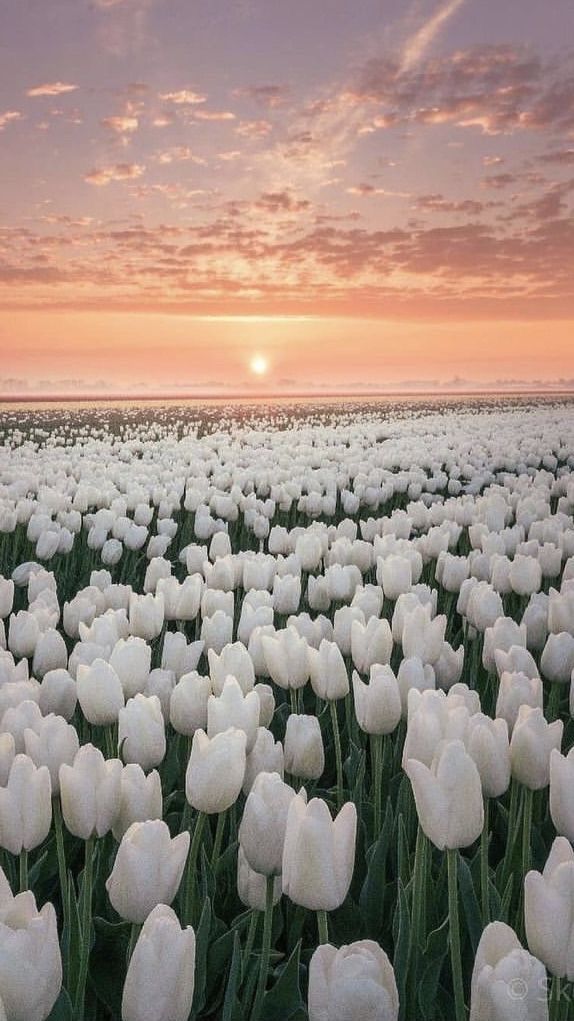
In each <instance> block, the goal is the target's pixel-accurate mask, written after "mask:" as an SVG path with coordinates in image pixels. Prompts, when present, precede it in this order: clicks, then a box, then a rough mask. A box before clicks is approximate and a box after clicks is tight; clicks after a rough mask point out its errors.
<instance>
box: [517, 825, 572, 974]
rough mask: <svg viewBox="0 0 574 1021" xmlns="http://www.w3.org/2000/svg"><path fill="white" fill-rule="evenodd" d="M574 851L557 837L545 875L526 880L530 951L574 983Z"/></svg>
mask: <svg viewBox="0 0 574 1021" xmlns="http://www.w3.org/2000/svg"><path fill="white" fill-rule="evenodd" d="M573 904H574V851H573V850H572V846H571V845H570V843H569V842H568V840H566V838H565V837H556V839H555V841H554V843H553V844H552V849H551V851H550V854H549V856H548V859H547V861H546V865H545V866H544V871H543V872H542V873H540V872H534V871H531V872H529V873H528V874H527V876H526V878H525V880H524V921H525V924H526V938H527V940H528V947H529V949H530V951H531V953H533V954H534V955H535V956H536V957H538V958H539V959H540V960H541V961H542V962H543V963H544V964H545V965H546V967H547V968H548V971H550V972H551V974H552V975H556V976H558V978H567V979H568V981H569V982H571V981H572V980H573V979H574V912H573V910H572V905H573Z"/></svg>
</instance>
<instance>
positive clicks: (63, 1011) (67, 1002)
mask: <svg viewBox="0 0 574 1021" xmlns="http://www.w3.org/2000/svg"><path fill="white" fill-rule="evenodd" d="M47 1021H74V1008H73V1007H72V1001H71V999H70V997H69V996H68V994H67V992H66V990H65V989H62V990H61V991H60V995H59V996H58V999H57V1000H56V1002H55V1004H54V1006H53V1007H52V1010H51V1011H50V1013H49V1014H48V1017H47Z"/></svg>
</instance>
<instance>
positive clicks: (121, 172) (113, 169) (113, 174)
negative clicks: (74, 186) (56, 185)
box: [84, 163, 145, 188]
mask: <svg viewBox="0 0 574 1021" xmlns="http://www.w3.org/2000/svg"><path fill="white" fill-rule="evenodd" d="M144 171H145V167H143V166H141V164H139V163H115V164H114V165H113V166H110V167H99V168H97V169H95V170H91V171H90V172H89V174H86V176H85V177H84V181H86V183H87V184H94V185H96V186H97V187H99V188H101V187H105V185H107V184H110V182H111V181H133V180H135V179H136V178H138V177H141V176H142V174H143V173H144Z"/></svg>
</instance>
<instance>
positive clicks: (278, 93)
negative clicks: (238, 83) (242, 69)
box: [232, 85, 289, 110]
mask: <svg viewBox="0 0 574 1021" xmlns="http://www.w3.org/2000/svg"><path fill="white" fill-rule="evenodd" d="M232 95H233V96H234V98H236V99H244V98H245V99H252V100H254V102H256V103H258V104H259V105H260V106H264V107H266V108H267V109H269V110H274V109H276V108H277V107H279V106H283V105H284V104H285V102H286V101H287V99H288V96H289V87H288V86H287V85H249V86H247V87H246V88H241V89H234V90H233V93H232Z"/></svg>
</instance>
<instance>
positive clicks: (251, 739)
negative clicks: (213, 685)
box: [207, 677, 260, 754]
mask: <svg viewBox="0 0 574 1021" xmlns="http://www.w3.org/2000/svg"><path fill="white" fill-rule="evenodd" d="M259 708H260V707H259V695H258V694H257V692H255V691H250V692H249V693H248V694H247V695H244V694H243V691H242V690H241V687H240V685H239V683H238V682H237V681H236V680H235V678H234V677H228V678H227V680H226V681H225V684H224V685H223V691H222V693H221V695H219V696H216V695H210V696H209V698H208V700H207V733H208V736H209V737H210V738H211V737H214V736H215V735H216V734H220V733H222V731H225V730H228V729H229V727H237V729H238V730H242V731H244V733H245V738H246V752H247V754H249V752H250V751H251V750H252V748H253V745H254V744H255V738H256V737H257V728H258V726H259Z"/></svg>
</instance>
